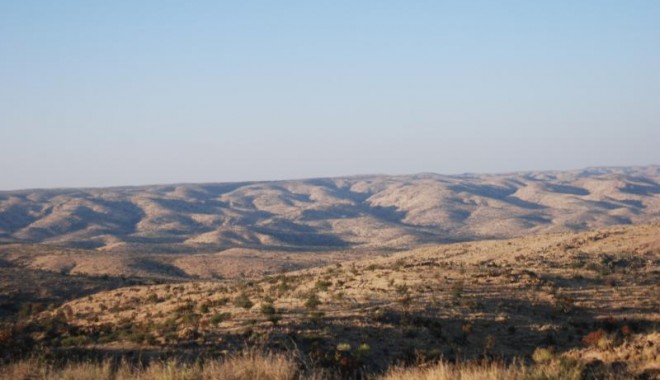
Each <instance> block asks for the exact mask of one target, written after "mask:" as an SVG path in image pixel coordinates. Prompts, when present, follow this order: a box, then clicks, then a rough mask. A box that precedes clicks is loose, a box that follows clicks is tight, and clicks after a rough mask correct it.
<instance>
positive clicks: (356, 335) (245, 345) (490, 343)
mask: <svg viewBox="0 0 660 380" xmlns="http://www.w3.org/2000/svg"><path fill="white" fill-rule="evenodd" d="M74 277H75V276H74ZM659 280H660V225H658V224H643V225H637V226H615V227H609V228H601V229H597V230H591V231H587V232H579V233H573V232H562V233H552V234H540V235H532V236H526V237H521V238H515V239H512V240H488V241H479V242H463V243H453V244H444V245H431V246H424V247H421V248H417V249H412V250H409V251H405V252H400V253H396V254H391V255H386V256H382V257H371V258H366V259H356V260H345V261H342V262H337V263H334V264H331V265H328V266H324V267H316V268H310V269H302V270H298V271H290V272H286V273H281V274H276V275H270V276H265V277H263V278H255V279H247V278H243V279H241V278H238V279H226V280H213V281H208V280H195V281H188V282H173V283H163V284H142V285H127V286H124V287H120V288H115V287H114V286H112V287H111V288H112V290H106V291H99V292H95V293H93V294H92V293H90V294H87V295H82V296H81V297H80V298H77V299H73V300H71V301H69V302H66V303H64V304H63V305H61V306H57V307H51V308H50V309H48V310H44V308H43V307H39V308H35V309H28V310H24V312H23V315H22V316H21V318H20V319H18V321H17V322H15V323H14V324H12V325H11V327H6V328H5V330H4V335H3V336H2V337H1V339H0V344H4V346H3V353H4V354H5V356H8V357H12V356H14V357H21V356H20V353H21V352H30V351H33V350H37V348H38V349H39V350H43V355H46V356H47V357H51V359H49V360H55V359H56V358H61V357H62V356H64V357H66V358H68V360H70V359H71V358H73V357H80V358H87V359H84V360H94V359H90V358H106V360H108V358H117V357H121V358H124V359H123V360H127V359H126V358H130V360H136V361H137V362H142V361H152V362H153V361H154V360H155V362H154V363H156V362H158V363H159V362H160V360H166V361H167V360H171V358H179V360H198V359H200V358H207V359H206V360H216V359H215V358H223V357H227V359H225V361H224V362H223V361H221V362H219V364H208V363H212V362H208V363H207V365H208V366H207V367H200V368H198V369H190V368H188V367H185V368H188V370H189V371H193V372H194V371H198V372H194V373H197V374H198V377H194V376H192V375H191V376H190V377H185V376H183V375H182V376H181V377H178V378H214V377H213V376H214V375H213V373H214V372H210V373H211V375H208V374H206V375H203V373H206V372H204V371H211V370H212V369H213V368H216V369H215V371H225V370H227V369H226V368H225V367H227V366H230V365H237V366H243V367H245V366H248V367H250V368H252V369H254V370H256V369H257V368H261V367H259V366H257V365H256V364H255V363H254V362H252V361H250V360H252V359H254V358H252V359H250V360H248V359H246V358H245V357H244V356H240V355H239V356H235V355H236V354H234V353H236V352H245V351H244V350H248V352H249V350H254V349H258V350H259V352H272V353H284V355H285V357H270V356H265V357H262V356H259V355H258V359H259V360H262V361H266V362H267V361H268V360H272V361H274V362H277V360H283V361H284V362H283V363H280V364H277V366H279V367H281V368H285V369H286V368H288V370H287V371H289V372H287V373H285V374H280V375H277V376H274V375H273V376H271V377H264V378H282V379H284V378H289V379H293V378H296V377H299V376H302V377H313V376H316V377H317V378H323V377H333V376H335V377H336V376H338V377H349V378H350V377H358V378H360V377H364V376H376V375H378V376H380V375H382V376H385V377H389V378H392V379H399V378H420V379H421V378H438V379H444V378H447V379H449V378H459V375H458V374H459V373H460V372H461V371H463V372H462V373H468V372H469V371H473V372H474V373H475V374H474V375H473V377H467V375H466V377H464V378H484V377H485V376H487V378H502V379H504V378H520V379H522V378H538V379H542V378H543V379H563V378H572V379H581V378H596V379H599V378H620V379H623V378H640V379H654V378H657V377H658V376H659V375H660V332H659V331H658V322H660V298H659V297H658V294H659V290H660V289H659V286H660V285H659V284H660V281H659ZM227 355H229V356H227ZM242 355H248V356H249V355H250V354H242ZM262 355H267V354H262ZM53 358H54V359H53ZM168 358H169V359H168ZM185 358H187V359H185ZM193 358H197V359H193ZM241 358H242V359H241ZM438 359H442V361H441V362H440V364H432V363H436V361H437V360H438ZM221 360H222V359H221ZM246 360H247V362H248V363H247V364H246V362H245V361H246ZM255 360H256V359H255ZM472 360H478V361H477V362H473V361H472ZM274 362H270V364H268V363H266V364H263V363H262V364H259V365H263V366H266V367H267V368H268V366H269V365H270V366H271V368H272V366H274V365H276V364H273V363H274ZM454 362H458V363H461V362H462V363H481V364H474V365H472V364H471V365H470V366H468V367H466V368H462V367H461V368H462V369H461V368H458V369H457V367H451V366H452V365H458V364H451V363H454ZM489 362H490V363H495V364H493V365H495V368H490V367H488V364H485V363H489ZM178 363H179V364H176V363H174V364H171V365H172V366H174V367H173V368H179V369H178V371H184V370H185V368H184V367H181V365H182V364H181V362H178ZM232 363H233V364H232ZM240 363H242V364H240ZM250 363H252V364H250ZM260 363H261V362H260ZM415 363H417V364H416V369H401V368H399V369H393V368H392V367H391V366H393V365H395V364H398V365H403V366H406V365H412V364H415ZM421 363H429V365H430V366H425V365H422V364H421ZM497 363H499V364H497ZM35 365H36V364H35ZM99 365H101V364H99ZM103 365H106V364H103ZM107 365H110V364H107ZM125 365H126V364H125ZM163 365H165V364H163ZM101 366H102V365H101ZM213 366H217V367H213ZM443 366H449V367H447V368H445V367H443ZM475 366H476V367H475ZM484 366H485V367H484ZM29 368H30V365H29V364H25V363H16V364H13V365H9V366H7V367H6V368H5V370H4V371H5V372H4V373H5V376H19V375H20V376H23V375H25V374H28V375H29V374H30V373H31V372H30V369H29ZM95 368H96V371H97V372H98V371H101V372H102V371H106V372H107V373H108V374H109V375H107V376H106V375H103V376H106V377H103V376H101V375H98V376H99V377H97V378H126V377H121V376H119V375H118V372H116V371H115V372H113V370H112V369H111V368H113V367H112V366H110V367H107V368H106V369H105V370H104V369H103V368H105V367H95ZM136 368H137V367H136ZM159 368H160V369H159ZM221 368H224V369H221ZM241 368H242V367H241ZM388 368H389V369H388ZM150 370H152V371H154V372H153V373H155V374H157V373H161V374H162V373H163V372H157V371H164V370H165V369H163V368H161V367H158V368H156V367H153V368H151V369H150ZM53 371H55V369H53ZM62 371H74V372H75V371H79V372H80V373H83V372H85V371H87V372H89V369H88V370H84V369H81V368H77V367H76V368H68V369H67V368H64V369H62ZM122 371H128V372H126V373H129V374H130V373H133V375H135V373H134V372H130V371H138V369H130V368H129V369H127V368H124V369H122ZM233 371H234V372H232V373H234V375H235V373H236V372H235V369H234V370H233ZM388 371H389V372H388ZM443 371H444V372H443ZM452 371H454V372H452ZM456 371H458V372H456ZM479 371H481V372H479ZM484 371H485V372H484ZM488 371H490V372H488ZM101 372H98V373H101ZM266 372H268V371H266ZM441 372H442V373H445V372H446V373H449V375H447V374H446V373H445V375H442V376H444V377H441V376H440V373H441ZM486 372H488V373H491V372H492V373H495V375H493V374H492V373H491V374H490V375H486ZM0 373H3V372H2V370H0ZM53 373H56V372H53ZM67 373H68V372H67ZM71 373H73V372H71ZM190 373H192V372H190ZM218 373H221V372H215V374H216V376H217V374H218ZM223 373H224V372H223ZM434 373H435V374H436V375H433V374H434ZM451 373H454V375H451ZM379 374H380V375H379ZM480 374H481V375H480ZM312 375H313V376H312ZM26 376H27V375H26ZM113 376H115V377H113ZM122 376H129V375H126V374H124V375H122ZM131 376H132V375H131ZM144 376H145V378H158V377H157V375H154V374H152V375H149V376H153V377H149V376H147V375H144ZM195 376H197V375H195ZM264 376H265V375H264ZM424 376H427V377H424ZM471 376H472V375H471ZM129 377H130V376H129ZM33 378H34V377H33ZM228 378H231V377H228ZM234 378H246V377H240V376H237V377H234Z"/></svg>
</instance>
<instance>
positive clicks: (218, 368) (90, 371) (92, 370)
mask: <svg viewBox="0 0 660 380" xmlns="http://www.w3.org/2000/svg"><path fill="white" fill-rule="evenodd" d="M297 377H298V367H297V365H296V363H295V362H294V361H293V360H291V359H290V358H289V357H287V356H285V355H281V354H259V353H255V352H244V353H241V354H238V355H235V356H232V357H229V358H227V359H224V360H217V361H210V362H207V363H205V364H204V365H200V364H188V363H182V362H178V361H176V360H171V361H164V362H154V363H152V364H151V365H149V366H147V367H146V368H136V367H134V366H132V365H130V364H126V363H122V364H120V365H118V366H113V365H112V363H111V362H109V361H106V362H103V363H93V362H86V363H71V364H67V365H65V366H63V367H57V366H54V365H52V364H48V363H45V362H43V361H40V360H36V359H32V360H25V361H21V362H16V363H13V364H10V365H7V366H6V367H3V368H2V367H0V378H1V379H8V380H9V379H12V380H51V379H61V380H128V379H140V380H205V379H209V380H211V379H225V380H257V379H260V380H287V379H295V378H297Z"/></svg>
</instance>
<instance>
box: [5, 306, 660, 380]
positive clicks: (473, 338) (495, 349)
mask: <svg viewBox="0 0 660 380" xmlns="http://www.w3.org/2000/svg"><path fill="white" fill-rule="evenodd" d="M450 307H451V306H450V305H444V306H438V307H428V308H427V309H425V310H414V311H413V310H409V311H406V310H404V309H402V308H401V306H400V305H398V304H392V303H389V304H365V305H359V306H358V307H357V308H354V309H352V311H354V313H352V314H350V315H339V316H334V315H333V314H332V313H331V311H327V312H328V314H325V315H324V314H321V313H318V312H315V311H306V310H298V311H294V312H292V313H290V314H285V315H283V316H282V317H283V319H282V320H281V322H280V323H279V324H277V325H273V324H271V323H270V322H266V321H265V320H264V319H261V320H256V321H254V322H250V323H248V324H246V325H244V328H243V330H242V331H240V332H228V331H227V330H224V329H223V328H222V327H218V328H216V329H213V330H211V331H210V332H208V331H203V332H202V333H201V334H199V333H193V334H191V335H190V336H189V337H187V338H185V339H184V338H179V339H178V340H176V341H175V342H174V343H170V344H167V345H164V346H156V345H152V346H142V347H143V348H139V349H138V348H134V349H130V348H126V349H119V348H110V347H103V346H97V347H96V348H89V347H90V346H86V347H73V348H58V344H61V343H62V342H63V339H62V338H63V337H65V336H73V337H75V336H84V337H85V339H87V341H88V342H89V341H91V342H94V341H96V340H99V338H100V337H102V334H101V333H98V332H95V331H93V330H81V329H78V328H75V327H71V326H69V325H67V324H66V323H63V322H58V323H59V325H58V324H57V323H55V324H51V325H49V326H48V327H43V326H42V327H39V326H32V327H30V328H26V330H25V331H24V332H23V334H24V335H25V334H27V332H32V333H34V332H35V331H40V330H39V328H42V329H44V332H43V334H45V336H47V337H49V338H48V339H50V341H42V342H40V343H38V344H37V343H36V342H32V344H33V346H31V347H27V346H26V343H25V342H22V343H20V344H19V343H16V344H13V345H11V343H10V346H6V347H2V349H3V353H5V354H9V353H10V350H9V348H7V347H12V349H13V348H17V347H27V349H26V351H25V352H23V353H22V354H30V353H32V354H33V353H34V352H35V351H34V350H35V349H36V347H49V348H48V349H46V350H44V351H41V352H40V354H41V355H45V356H46V357H48V358H51V359H53V360H56V361H86V360H102V359H109V360H114V361H117V362H120V361H127V362H132V363H135V364H146V363H148V362H149V361H152V360H163V359H168V358H176V359H177V360H181V361H197V360H205V359H206V358H217V357H222V356H223V355H226V354H227V353H230V354H231V353H235V352H239V351H241V350H243V349H246V348H258V349H264V350H271V351H283V352H293V353H295V354H296V357H298V358H304V360H306V361H308V363H307V364H310V365H314V366H320V367H327V368H333V369H335V370H339V371H344V373H345V374H347V375H348V376H347V377H356V376H358V375H363V374H365V373H376V372H381V371H383V370H385V369H386V368H388V367H389V366H391V365H393V364H414V363H418V362H419V361H420V360H422V361H423V360H431V361H432V360H437V359H439V358H443V359H444V360H447V361H463V360H502V361H505V362H511V361H512V360H513V359H514V358H520V357H522V358H524V359H525V360H527V361H529V360H530V359H529V358H530V357H531V355H532V353H533V352H534V350H535V349H536V348H538V347H554V348H555V349H556V350H557V351H558V352H563V351H566V350H569V349H572V348H579V347H584V346H585V343H584V342H583V339H584V337H585V336H587V335H588V334H589V333H591V332H594V331H598V330H602V331H604V332H606V333H607V334H610V335H611V336H615V337H616V339H620V340H625V339H626V336H627V335H628V334H631V333H643V332H647V331H650V330H652V329H654V328H655V325H654V322H653V321H650V320H646V319H635V320H626V319H620V320H616V319H613V318H607V319H600V318H596V316H595V315H593V314H592V313H591V312H590V311H589V310H586V309H582V308H578V307H558V306H557V305H554V304H545V303H543V304H532V303H530V302H527V301H522V300H519V299H508V298H504V297H499V298H497V297H495V298H490V299H485V301H484V304H483V305H474V307H475V308H477V309H479V312H478V313H472V315H473V316H472V317H471V318H469V319H468V318H462V317H445V316H443V315H446V314H447V313H446V311H447V310H446V309H447V308H450ZM443 312H445V313H443ZM503 312H505V313H507V314H508V315H509V316H510V319H499V318H497V317H496V316H497V315H498V314H501V313H503ZM475 315H476V316H475ZM182 323H183V322H182ZM106 328H108V327H106ZM113 328H115V329H116V326H115V327H113ZM124 328H126V327H124ZM130 328H135V326H131V327H130ZM186 328H187V329H190V330H192V331H197V330H198V328H199V326H197V325H195V323H193V324H191V325H187V326H186ZM115 334H116V332H115ZM16 339H18V337H17V338H16ZM28 341H29V340H28ZM58 342H59V343H58ZM28 343H29V342H28ZM0 345H1V342H0ZM114 347H117V346H114Z"/></svg>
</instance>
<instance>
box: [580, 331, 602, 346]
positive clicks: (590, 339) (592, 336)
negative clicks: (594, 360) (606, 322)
mask: <svg viewBox="0 0 660 380" xmlns="http://www.w3.org/2000/svg"><path fill="white" fill-rule="evenodd" d="M604 336H605V330H603V329H598V330H595V331H592V332H590V333H589V334H587V335H585V336H584V337H582V343H584V344H585V345H587V346H593V347H596V346H598V342H599V341H600V340H601V339H602V338H603V337H604Z"/></svg>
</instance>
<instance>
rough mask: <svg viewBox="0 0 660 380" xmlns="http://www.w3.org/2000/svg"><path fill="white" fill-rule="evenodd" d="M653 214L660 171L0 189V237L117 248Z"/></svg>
mask: <svg viewBox="0 0 660 380" xmlns="http://www.w3.org/2000/svg"><path fill="white" fill-rule="evenodd" d="M658 217H660V167H658V166H649V167H633V168H599V169H586V170H578V171H568V172H524V173H513V174H500V175H460V176H443V175H436V174H423V175H413V176H363V177H347V178H326V179H309V180H292V181H279V182H253V183H232V184H199V185H167V186H142V187H131V188H104V189H69V190H25V191H12V192H0V241H7V242H39V243H44V242H46V243H57V244H64V245H67V246H70V247H80V248H100V249H104V250H110V251H115V252H121V251H125V252H136V251H140V252H144V251H150V252H168V251H177V252H189V251H195V250H203V251H215V250H220V249H225V248H231V247H243V248H259V249H271V248H276V249H282V248H287V249H291V248H295V249H304V250H317V249H328V248H331V249H347V248H355V247H362V248H383V247H390V248H396V249H401V248H406V247H411V246H414V245H416V244H420V243H437V242H447V241H456V240H472V239H481V238H503V237H504V238H506V237H513V236H521V235H525V234H530V233H539V232H555V231H566V230H581V229H588V228H597V227H602V226H608V225H613V224H628V223H642V222H648V221H653V220H656V219H657V218H658Z"/></svg>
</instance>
